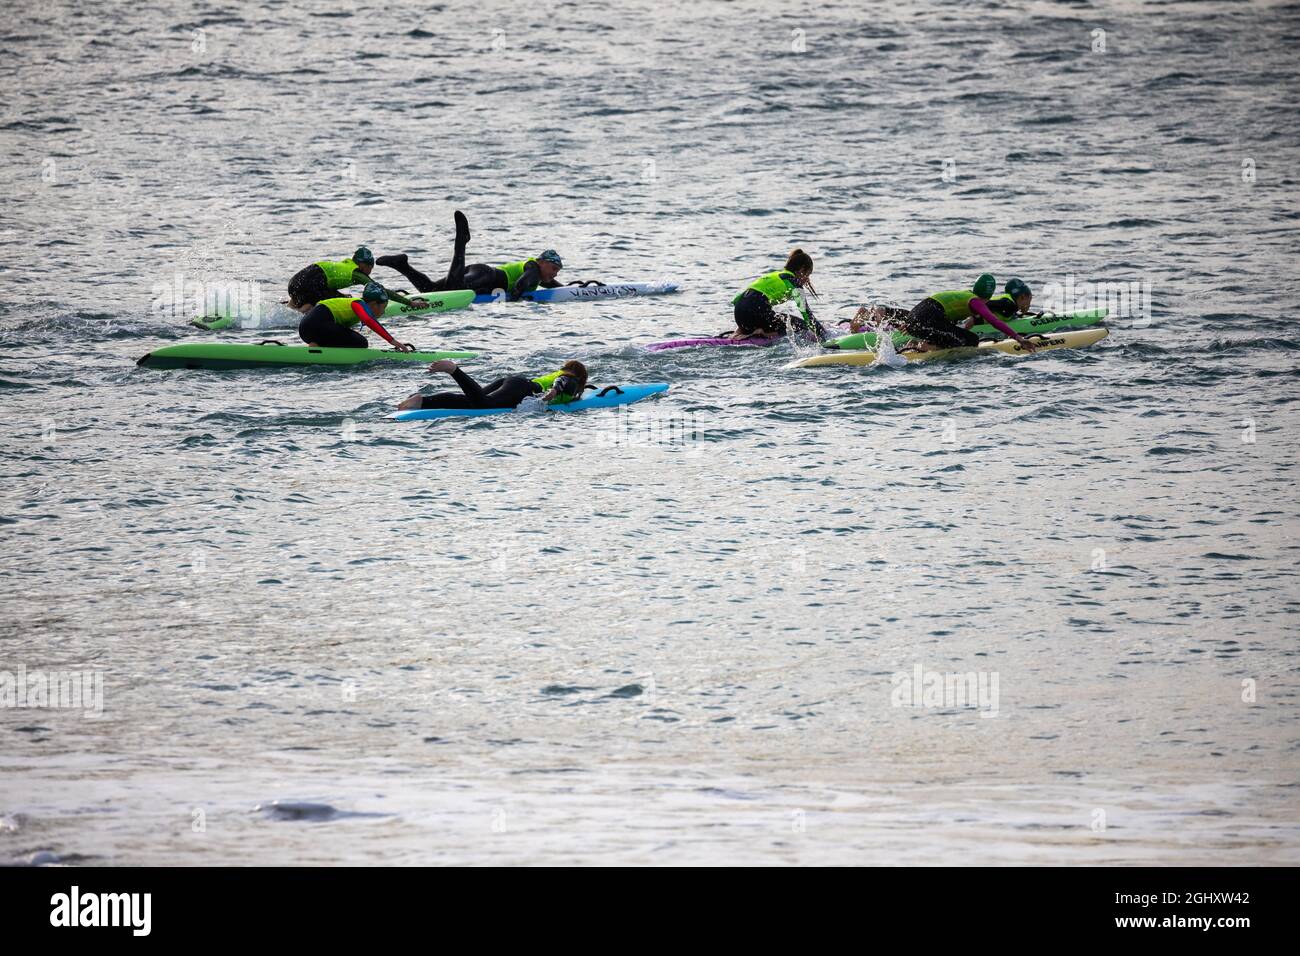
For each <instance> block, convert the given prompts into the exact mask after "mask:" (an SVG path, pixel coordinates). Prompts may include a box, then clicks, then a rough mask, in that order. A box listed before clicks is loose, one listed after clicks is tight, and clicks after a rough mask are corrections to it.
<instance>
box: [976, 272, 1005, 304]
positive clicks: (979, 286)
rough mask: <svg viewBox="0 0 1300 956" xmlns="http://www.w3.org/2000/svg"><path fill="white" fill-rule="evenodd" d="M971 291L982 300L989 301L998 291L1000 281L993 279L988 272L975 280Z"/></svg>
mask: <svg viewBox="0 0 1300 956" xmlns="http://www.w3.org/2000/svg"><path fill="white" fill-rule="evenodd" d="M970 290H971V291H972V292H974V293H975V294H976V295H977V296H979V297H980V298H981V299H987V298H988V297H989V296H991V295H992V294H993V293H994V292H997V291H998V280H997V279H995V278H993V276H992V275H991V274H990V273H987V272H986V273H984V274H983V275H982V276H980V277H979V278H978V279H976V280H975V284H974V285H973V286H971V287H970Z"/></svg>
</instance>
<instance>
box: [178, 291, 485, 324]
mask: <svg viewBox="0 0 1300 956" xmlns="http://www.w3.org/2000/svg"><path fill="white" fill-rule="evenodd" d="M346 297H347V293H346V292H340V293H339V298H346ZM406 297H407V298H408V299H410V300H411V305H402V303H400V302H398V301H396V300H395V299H389V300H388V305H386V306H385V307H384V315H383V317H384V318H385V319H395V318H401V317H402V316H404V315H416V316H418V315H430V314H432V313H434V312H451V311H452V310H453V309H467V308H469V306H470V304H471V303H472V302H473V301H474V290H473V289H458V290H455V291H453V292H411V293H407V294H406ZM301 321H302V314H300V313H298V312H296V311H294V310H293V309H291V308H289V307H288V306H287V305H282V304H280V303H278V302H277V303H275V304H274V305H270V306H264V307H263V308H262V309H261V310H259V311H258V312H257V314H256V315H251V314H240V313H235V312H231V311H230V310H225V311H224V312H222V313H220V314H214V315H204V316H200V317H199V318H197V319H190V325H192V326H194V327H195V328H199V329H203V330H204V331H206V332H216V331H217V330H219V329H235V328H239V327H240V326H241V325H247V326H248V327H249V328H257V329H263V328H266V329H269V328H297V327H298V323H299V322H301Z"/></svg>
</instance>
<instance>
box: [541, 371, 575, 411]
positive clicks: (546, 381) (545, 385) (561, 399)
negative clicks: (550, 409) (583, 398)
mask: <svg viewBox="0 0 1300 956" xmlns="http://www.w3.org/2000/svg"><path fill="white" fill-rule="evenodd" d="M568 374H569V373H568V372H565V371H563V370H561V371H559V372H549V373H547V374H546V375H540V376H538V377H537V378H535V379H533V381H534V382H536V383H537V384H538V385H540V386H542V393H543V394H545V393H546V392H549V391H550V390H551V386H553V385H554V384H555V382H556V380H557V379H558V378H559V377H560V376H561V375H568ZM577 397H578V396H576V395H557V396H556V397H555V399H554V401H552V402H551V404H552V405H567V404H568V403H569V402H572V401H574V400H575V399H577Z"/></svg>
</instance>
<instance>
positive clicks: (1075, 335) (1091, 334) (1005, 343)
mask: <svg viewBox="0 0 1300 956" xmlns="http://www.w3.org/2000/svg"><path fill="white" fill-rule="evenodd" d="M1109 334H1110V330H1109V329H1079V330H1078V331H1075V332H1057V333H1055V334H1048V335H1043V336H1041V337H1037V338H1034V339H1033V340H1032V341H1033V344H1034V345H1036V346H1037V348H1036V349H1035V350H1034V353H1033V354H1035V355H1036V354H1038V353H1039V352H1048V351H1051V350H1052V349H1078V348H1083V347H1084V346H1086V345H1093V344H1095V343H1097V342H1100V341H1101V340H1102V339H1104V338H1105V337H1106V336H1107V335H1109ZM990 352H1005V353H1007V354H1008V355H1029V354H1030V353H1029V352H1027V351H1026V350H1025V349H1024V348H1023V347H1021V345H1020V343H1019V342H1017V341H1016V340H1015V339H1000V340H999V341H997V342H981V343H980V344H979V345H973V346H963V347H961V348H955V349H937V350H936V351H933V352H916V351H912V350H907V351H904V352H899V353H898V354H899V355H901V356H902V357H903V358H905V359H907V360H908V361H909V362H928V361H930V360H931V359H943V358H965V357H966V356H970V355H986V354H988V353H990ZM876 355H877V353H875V352H828V353H826V354H825V355H813V356H811V357H810V358H804V359H799V361H797V362H791V363H790V364H789V365H787V366H785V367H786V368H787V369H791V368H820V367H822V366H823V365H874V364H876Z"/></svg>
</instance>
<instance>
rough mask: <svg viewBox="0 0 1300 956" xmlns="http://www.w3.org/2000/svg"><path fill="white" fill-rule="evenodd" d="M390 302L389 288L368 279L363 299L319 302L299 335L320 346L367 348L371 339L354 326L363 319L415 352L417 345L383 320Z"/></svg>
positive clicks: (397, 346) (387, 338) (382, 335)
mask: <svg viewBox="0 0 1300 956" xmlns="http://www.w3.org/2000/svg"><path fill="white" fill-rule="evenodd" d="M386 305H388V292H387V291H386V290H385V289H384V287H383V286H381V285H380V284H379V283H378V282H368V283H366V288H365V291H364V292H362V293H361V298H360V299H352V298H349V297H347V296H343V297H340V298H333V299H322V300H321V301H320V302H317V303H316V304H315V305H314V306H312V308H311V310H310V311H309V312H308V313H307V314H306V315H305V316H303V318H302V321H301V322H299V323H298V336H299V337H300V338H301V339H302V340H303V341H304V342H306V343H307V344H308V345H314V346H317V347H318V348H336V349H364V348H367V347H368V346H369V345H370V343H369V342H367V341H366V337H365V336H364V335H362V334H361V333H360V332H358V331H357V330H356V329H354V328H352V326H354V325H356V324H357V323H358V322H361V323H364V324H365V326H366V327H367V328H369V329H370V330H371V331H372V332H374V333H375V334H376V335H378V336H379V337H380V338H382V339H384V340H385V341H386V342H388V344H389V345H391V346H392V347H393V348H395V349H397V351H399V352H414V351H415V346H414V345H407V344H404V343H402V342H399V341H397V339H395V338H393V337H392V336H391V335H389V334H388V330H387V329H386V328H384V327H383V326H382V325H381V324H380V323H379V319H378V316H381V315H383V314H384V307H385V306H386Z"/></svg>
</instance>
